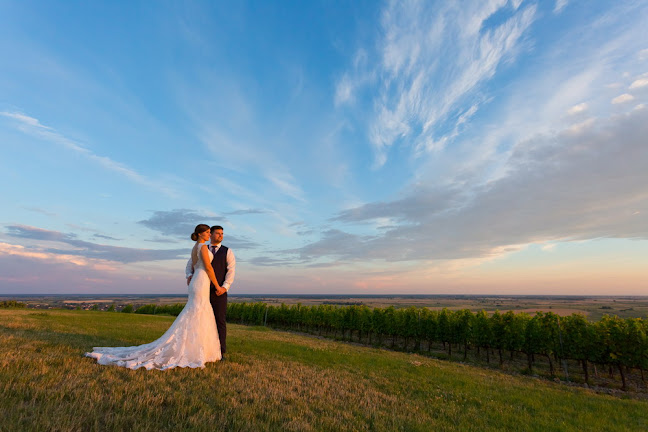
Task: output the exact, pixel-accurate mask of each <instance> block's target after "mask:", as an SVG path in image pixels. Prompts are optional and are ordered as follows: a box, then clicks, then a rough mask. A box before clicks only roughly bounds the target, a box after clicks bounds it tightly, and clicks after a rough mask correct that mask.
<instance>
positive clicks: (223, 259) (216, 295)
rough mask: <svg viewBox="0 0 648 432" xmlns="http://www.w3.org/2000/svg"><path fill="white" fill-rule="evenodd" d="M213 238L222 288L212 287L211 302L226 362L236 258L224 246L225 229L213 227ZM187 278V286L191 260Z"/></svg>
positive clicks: (190, 276)
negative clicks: (230, 299)
mask: <svg viewBox="0 0 648 432" xmlns="http://www.w3.org/2000/svg"><path fill="white" fill-rule="evenodd" d="M210 231H211V237H210V238H209V243H210V245H209V250H210V251H211V252H212V253H213V254H214V259H213V260H212V267H213V268H214V274H215V275H216V280H217V281H218V284H219V285H220V286H221V287H220V288H219V289H218V290H217V289H216V287H215V286H214V284H211V285H210V287H209V288H210V289H209V302H210V303H211V306H212V309H213V310H214V316H215V317H216V327H217V328H218V339H220V346H221V354H222V355H223V358H222V360H225V350H226V344H225V342H226V338H227V323H226V322H225V315H226V313H227V291H228V290H229V289H230V287H231V286H232V282H234V274H235V271H236V258H235V257H234V252H232V249H230V248H228V247H227V246H223V245H222V244H221V242H222V241H223V227H222V226H220V225H214V226H213V227H211V230H210ZM185 274H186V276H187V285H189V282H191V278H192V276H193V266H192V262H191V259H189V262H187V268H186V270H185Z"/></svg>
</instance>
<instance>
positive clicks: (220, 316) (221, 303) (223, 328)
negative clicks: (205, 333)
mask: <svg viewBox="0 0 648 432" xmlns="http://www.w3.org/2000/svg"><path fill="white" fill-rule="evenodd" d="M209 302H210V303H211V306H212V309H213V310H214V316H215V317H216V328H217V329H218V339H219V340H220V346H221V354H225V348H226V346H225V341H226V339H227V323H226V322H225V315H226V314H227V293H225V294H223V295H219V296H217V295H216V291H215V290H214V288H213V285H212V289H211V290H210V293H209Z"/></svg>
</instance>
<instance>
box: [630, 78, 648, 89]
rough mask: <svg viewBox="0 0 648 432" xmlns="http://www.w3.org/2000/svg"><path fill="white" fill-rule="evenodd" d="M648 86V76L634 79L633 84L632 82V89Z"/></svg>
mask: <svg viewBox="0 0 648 432" xmlns="http://www.w3.org/2000/svg"><path fill="white" fill-rule="evenodd" d="M646 86H648V78H640V79H638V80H634V81H633V82H632V84H630V89H631V90H634V89H638V88H643V87H646Z"/></svg>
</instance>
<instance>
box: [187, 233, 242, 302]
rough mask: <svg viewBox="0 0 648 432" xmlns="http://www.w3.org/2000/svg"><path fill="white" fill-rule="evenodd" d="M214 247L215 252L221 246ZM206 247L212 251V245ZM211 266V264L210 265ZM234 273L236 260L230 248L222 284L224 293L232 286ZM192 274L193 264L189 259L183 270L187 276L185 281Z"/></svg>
mask: <svg viewBox="0 0 648 432" xmlns="http://www.w3.org/2000/svg"><path fill="white" fill-rule="evenodd" d="M214 246H216V250H215V251H218V249H220V247H221V245H220V244H217V245H214ZM207 247H208V248H209V250H210V251H211V250H212V248H211V247H212V245H210V244H208V245H207ZM210 264H211V263H210ZM235 273H236V258H235V257H234V252H233V251H232V248H227V273H226V274H225V281H224V282H223V285H222V287H223V288H225V291H229V289H230V286H232V283H233V282H234V274H235ZM193 274H194V268H193V262H192V260H191V258H189V261H187V267H186V268H185V275H186V276H187V279H189V278H190V277H192V276H193Z"/></svg>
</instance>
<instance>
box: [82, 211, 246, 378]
mask: <svg viewBox="0 0 648 432" xmlns="http://www.w3.org/2000/svg"><path fill="white" fill-rule="evenodd" d="M191 239H192V240H193V241H195V242H196V243H195V244H194V247H193V249H192V250H191V257H190V258H189V261H188V262H187V268H186V276H187V285H188V286H189V298H188V299H187V304H186V305H185V307H184V309H182V312H180V314H179V315H178V317H177V318H176V320H175V321H174V322H173V324H172V325H171V327H170V328H169V329H168V330H167V331H166V333H164V334H163V335H162V336H161V337H160V338H159V339H157V340H155V341H153V342H151V343H148V344H144V345H138V346H131V347H95V348H94V349H93V351H92V352H90V353H86V354H85V355H86V356H87V357H92V358H95V359H97V362H98V363H99V364H103V365H117V366H123V367H127V368H130V369H138V368H141V367H143V368H146V369H160V370H164V369H170V368H174V367H192V368H195V367H201V368H202V367H205V363H207V362H213V361H218V360H224V357H223V356H224V354H225V348H226V345H225V343H226V337H227V327H226V323H225V314H226V312H227V291H228V290H229V288H230V286H231V285H232V282H233V281H234V274H235V268H236V259H235V258H234V253H233V252H232V250H231V249H229V248H228V247H226V246H223V245H222V244H221V242H222V241H223V227H221V226H219V225H216V226H213V227H211V228H210V227H209V225H205V224H200V225H197V226H196V228H195V229H194V232H193V233H192V234H191ZM208 241H209V244H208V243H207V242H208Z"/></svg>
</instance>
